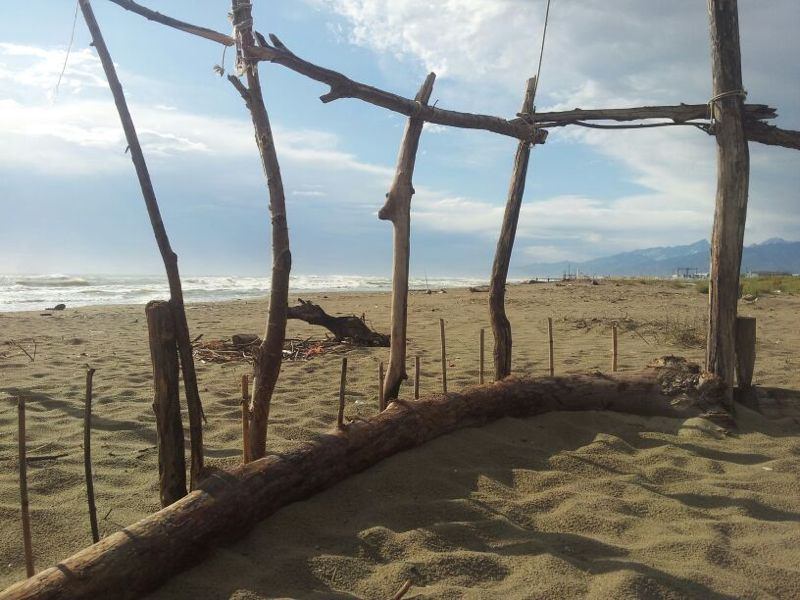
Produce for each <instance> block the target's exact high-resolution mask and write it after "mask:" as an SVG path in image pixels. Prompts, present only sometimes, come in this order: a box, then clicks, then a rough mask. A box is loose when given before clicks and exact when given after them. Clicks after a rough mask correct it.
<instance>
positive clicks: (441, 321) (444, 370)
mask: <svg viewBox="0 0 800 600" xmlns="http://www.w3.org/2000/svg"><path fill="white" fill-rule="evenodd" d="M439 339H440V340H441V342H442V393H444V394H446V393H447V350H446V348H445V339H444V319H439Z"/></svg>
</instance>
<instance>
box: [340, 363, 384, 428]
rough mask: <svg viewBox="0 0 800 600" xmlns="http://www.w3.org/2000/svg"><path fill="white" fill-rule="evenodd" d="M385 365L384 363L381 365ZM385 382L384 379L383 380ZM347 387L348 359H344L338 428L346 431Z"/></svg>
mask: <svg viewBox="0 0 800 600" xmlns="http://www.w3.org/2000/svg"><path fill="white" fill-rule="evenodd" d="M381 364H383V363H381ZM381 382H383V378H381ZM346 385H347V357H346V356H344V357H342V378H341V379H340V380H339V415H338V416H337V417H336V426H337V427H338V428H339V429H344V391H345V386H346Z"/></svg>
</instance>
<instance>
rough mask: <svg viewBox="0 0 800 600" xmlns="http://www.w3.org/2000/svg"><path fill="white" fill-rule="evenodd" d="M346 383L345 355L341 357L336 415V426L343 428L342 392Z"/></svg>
mask: <svg viewBox="0 0 800 600" xmlns="http://www.w3.org/2000/svg"><path fill="white" fill-rule="evenodd" d="M346 385H347V357H346V356H343V357H342V377H341V379H340V380H339V414H338V416H337V417H336V426H337V427H338V428H339V429H343V428H344V393H345V386H346Z"/></svg>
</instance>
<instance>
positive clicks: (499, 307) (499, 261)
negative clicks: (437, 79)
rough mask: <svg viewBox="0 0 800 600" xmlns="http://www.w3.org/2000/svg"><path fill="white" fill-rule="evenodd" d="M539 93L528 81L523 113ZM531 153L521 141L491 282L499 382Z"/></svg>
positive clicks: (506, 366)
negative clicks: (513, 259)
mask: <svg viewBox="0 0 800 600" xmlns="http://www.w3.org/2000/svg"><path fill="white" fill-rule="evenodd" d="M535 93H536V78H535V77H532V78H530V79H529V80H528V83H527V87H526V88H525V99H524V100H523V102H522V109H521V110H520V113H521V114H526V115H531V114H532V113H533V99H534V95H535ZM530 154H531V143H530V142H529V141H527V140H523V141H520V142H519V144H518V145H517V153H516V155H515V156H514V170H513V171H512V172H511V183H510V185H509V188H508V201H507V202H506V211H505V214H504V215H503V224H502V226H501V228H500V237H499V238H498V239H497V249H496V250H495V255H494V263H493V264H492V277H491V280H490V281H489V319H490V320H491V323H492V332H493V333H494V378H495V380H496V381H499V380H500V379H503V378H504V377H508V376H509V375H510V374H511V345H512V344H511V323H510V322H509V320H508V317H507V316H506V308H505V300H506V280H507V278H508V267H509V264H510V263H511V251H512V249H513V247H514V238H515V236H516V234H517V222H518V221H519V211H520V208H521V207H522V196H523V194H524V193H525V177H526V176H527V173H528V159H529V157H530Z"/></svg>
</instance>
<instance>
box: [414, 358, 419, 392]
mask: <svg viewBox="0 0 800 600" xmlns="http://www.w3.org/2000/svg"><path fill="white" fill-rule="evenodd" d="M414 400H419V354H417V355H416V356H415V357H414Z"/></svg>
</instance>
